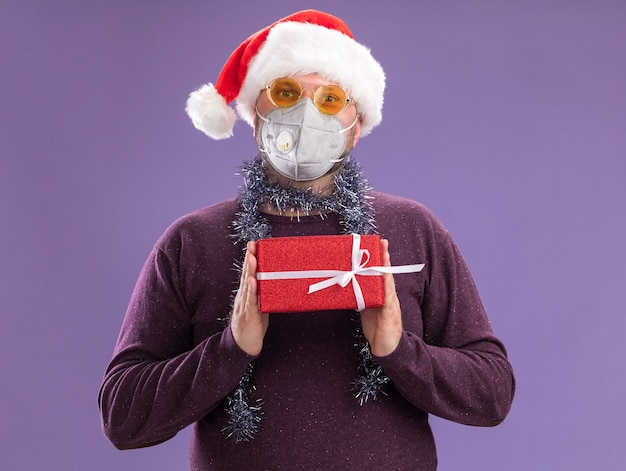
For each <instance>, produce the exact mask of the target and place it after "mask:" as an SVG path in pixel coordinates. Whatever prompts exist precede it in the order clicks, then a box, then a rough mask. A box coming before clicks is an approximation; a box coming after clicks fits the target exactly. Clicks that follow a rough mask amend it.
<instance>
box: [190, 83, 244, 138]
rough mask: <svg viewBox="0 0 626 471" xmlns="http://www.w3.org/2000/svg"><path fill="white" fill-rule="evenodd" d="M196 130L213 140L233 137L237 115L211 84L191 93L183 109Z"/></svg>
mask: <svg viewBox="0 0 626 471" xmlns="http://www.w3.org/2000/svg"><path fill="white" fill-rule="evenodd" d="M185 111H186V112H187V115H188V116H189V117H190V118H191V122H192V123H193V125H194V126H195V127H196V129H198V130H200V131H202V132H203V133H205V134H206V135H207V136H209V137H211V138H213V139H227V138H229V137H231V136H232V135H233V127H234V126H235V121H237V114H236V113H235V110H233V109H232V108H231V107H230V106H228V105H227V104H226V100H224V97H223V96H222V95H220V94H219V93H218V92H217V90H216V89H215V87H214V86H213V84H211V83H209V84H206V85H203V86H202V87H200V88H199V89H198V90H196V91H194V92H191V94H190V95H189V98H188V99H187V106H186V107H185Z"/></svg>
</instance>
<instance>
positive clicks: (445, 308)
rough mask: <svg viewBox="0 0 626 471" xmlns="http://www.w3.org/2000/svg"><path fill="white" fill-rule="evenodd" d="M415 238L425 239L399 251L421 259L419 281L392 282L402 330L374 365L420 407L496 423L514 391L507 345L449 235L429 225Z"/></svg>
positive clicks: (462, 420) (471, 420) (445, 415)
mask: <svg viewBox="0 0 626 471" xmlns="http://www.w3.org/2000/svg"><path fill="white" fill-rule="evenodd" d="M416 238H417V239H420V238H421V239H422V240H424V239H426V242H425V243H424V244H423V245H422V246H419V247H417V248H415V247H411V248H410V249H408V250H404V249H403V250H402V252H403V254H404V255H403V256H405V257H406V256H408V257H411V259H413V260H414V259H415V257H416V256H419V257H425V260H426V262H427V263H426V267H425V270H424V273H423V278H419V280H420V281H418V282H416V281H415V279H416V278H412V279H411V280H412V281H411V282H410V283H407V282H406V281H402V280H400V281H399V282H398V281H397V282H396V287H397V288H398V295H399V297H400V305H401V309H402V316H403V325H404V326H405V330H404V333H403V336H402V338H401V341H400V343H399V345H398V347H397V348H396V350H395V351H394V352H392V353H391V354H390V355H388V356H386V357H379V358H376V361H377V362H378V363H379V364H380V366H381V367H382V368H383V369H384V370H385V372H386V373H387V375H388V376H389V377H390V379H391V380H392V382H393V385H394V388H395V389H396V390H397V391H398V392H399V393H400V394H401V395H402V396H403V397H404V398H405V399H406V400H407V401H409V402H410V403H412V404H413V405H415V406H417V407H419V408H420V409H422V410H424V411H426V412H428V413H431V414H434V415H437V416H439V417H442V418H445V419H449V420H452V421H455V422H458V423H462V424H468V425H479V426H492V425H497V424H498V423H500V422H502V421H503V420H504V418H505V417H506V415H507V414H508V412H509V410H510V407H511V403H512V400H513V395H514V390H515V379H514V376H513V372H512V368H511V365H510V364H509V361H508V359H507V355H506V351H505V348H504V346H503V344H502V343H501V342H500V340H499V339H498V338H497V337H496V336H495V335H494V333H493V331H492V329H491V326H490V324H489V321H488V319H487V315H486V313H485V309H484V307H483V304H482V302H481V300H480V297H479V295H478V292H477V289H476V286H475V283H474V281H473V278H472V276H471V274H470V272H469V269H468V267H467V264H466V262H465V261H464V259H463V257H462V255H461V253H460V251H459V249H458V247H457V246H456V244H455V243H454V241H453V240H452V238H451V237H450V235H449V234H448V232H447V231H446V230H445V229H444V228H443V227H442V226H441V225H440V224H439V223H438V221H436V220H435V222H434V223H433V224H432V225H431V226H430V229H429V230H427V231H423V230H422V231H420V236H417V235H416ZM400 245H402V244H400ZM407 245H408V244H407ZM418 245H419V244H418ZM390 248H391V241H390ZM420 261H421V260H420ZM392 262H393V254H392ZM405 280H406V279H405ZM407 284H408V285H409V286H407ZM416 284H418V285H419V286H416ZM418 293H419V294H418Z"/></svg>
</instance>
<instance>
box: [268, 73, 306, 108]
mask: <svg viewBox="0 0 626 471" xmlns="http://www.w3.org/2000/svg"><path fill="white" fill-rule="evenodd" d="M268 91H269V96H270V100H272V103H274V104H275V105H276V106H280V107H281V108H287V107H289V106H293V105H295V104H296V103H297V101H298V100H299V99H300V95H302V88H300V84H299V83H298V82H296V81H295V80H292V79H290V78H280V79H276V80H274V81H273V82H272V83H271V84H270V86H269V88H268Z"/></svg>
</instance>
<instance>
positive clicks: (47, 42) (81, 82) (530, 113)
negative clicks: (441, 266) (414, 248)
mask: <svg viewBox="0 0 626 471" xmlns="http://www.w3.org/2000/svg"><path fill="white" fill-rule="evenodd" d="M249 3H250V4H246V3H245V2H239V1H232V2H219V3H218V2H210V1H206V0H205V1H199V0H198V1H190V0H186V1H176V2H174V1H164V0H161V1H147V0H146V1H137V0H136V1H100V2H86V1H80V0H73V1H71V0H65V1H57V2H48V1H45V0H39V1H35V0H8V1H7V0H1V1H0V100H1V101H0V158H1V161H0V165H1V166H0V221H1V222H0V362H1V363H0V372H1V373H0V378H1V386H0V469H3V470H44V469H45V470H48V469H60V470H61V469H62V470H81V471H82V470H90V471H99V470H111V469H115V470H118V471H122V470H135V469H151V470H172V469H185V467H186V448H187V440H188V434H189V431H184V432H182V433H181V434H180V436H178V437H176V438H174V439H173V440H172V441H170V442H168V443H165V444H162V445H160V446H158V447H154V448H151V449H145V450H138V451H126V452H119V451H116V450H115V449H114V448H113V447H112V446H111V445H110V444H109V443H108V442H107V441H105V439H104V437H103V436H102V434H101V431H100V425H99V417H98V412H97V406H96V394H97V391H98V387H99V383H100V380H101V375H102V373H103V370H104V368H105V366H106V364H107V362H108V360H109V358H110V355H111V352H112V348H113V344H114V341H115V338H116V336H117V332H118V329H119V327H120V323H121V321H122V317H123V314H124V311H125V308H126V303H127V302H128V298H129V296H130V292H131V290H132V288H133V285H134V282H135V280H136V277H137V274H138V271H139V269H140V266H141V264H142V263H143V261H144V259H145V257H146V256H147V254H148V251H149V249H150V247H151V245H152V243H153V242H154V241H155V240H156V238H157V237H158V236H159V235H160V234H161V233H162V231H163V230H164V229H165V228H166V227H167V225H168V224H169V223H170V222H172V221H173V220H174V219H175V218H176V217H178V216H180V215H182V214H184V213H186V212H188V211H191V210H193V209H196V208H199V207H202V206H205V205H208V204H212V203H215V202H218V201H220V200H222V199H225V198H227V197H229V196H231V195H233V194H234V192H235V191H236V190H237V188H238V186H239V180H238V179H237V178H236V177H235V176H234V171H235V167H236V166H237V165H238V164H239V163H240V162H241V161H242V160H243V159H246V158H249V157H251V156H252V155H253V154H254V153H255V148H254V144H253V141H252V139H251V131H250V129H249V128H248V127H247V126H246V125H244V124H239V125H238V126H237V128H236V135H235V137H234V138H232V139H230V140H228V141H224V142H212V141H211V140H209V139H207V138H205V137H204V136H203V135H202V134H201V133H199V132H198V131H196V130H195V129H193V127H192V126H191V124H190V122H189V121H188V119H187V117H186V115H185V114H184V112H183V107H184V102H185V99H186V96H187V94H188V92H190V91H191V90H192V89H194V88H195V87H197V86H199V85H200V84H201V83H204V82H206V81H214V80H215V79H216V78H217V74H218V72H219V70H220V69H221V66H222V64H223V62H224V61H225V59H226V57H227V56H228V54H229V53H230V52H231V51H232V50H233V49H234V48H235V47H236V46H237V45H238V44H239V42H240V41H241V40H243V39H244V38H245V37H246V36H247V35H248V34H250V33H252V32H254V31H256V30H257V29H259V28H261V27H264V26H266V25H267V24H269V23H270V22H272V21H274V20H275V19H277V18H278V17H281V16H284V15H286V14H288V13H291V12H293V11H295V10H298V9H301V8H306V7H316V8H320V9H326V10H328V11H330V12H332V13H335V14H338V15H339V16H341V17H343V18H345V19H346V21H348V23H349V24H350V26H351V28H352V30H353V32H354V33H355V35H356V36H357V39H359V40H360V41H361V42H363V43H365V44H367V45H368V46H369V47H370V48H371V49H372V51H373V53H374V55H375V56H376V57H377V58H378V59H379V60H380V61H381V63H382V64H383V66H384V68H385V69H386V72H387V75H388V93H387V96H386V106H385V110H384V114H385V119H384V121H383V124H382V125H381V126H380V128H379V129H378V130H377V131H376V132H374V133H373V134H372V135H371V136H369V137H367V138H365V139H363V140H362V141H361V142H360V144H359V146H358V147H357V149H356V151H355V157H356V158H357V159H358V160H359V161H360V162H361V163H362V165H363V167H365V170H366V172H367V175H368V176H369V178H370V181H371V182H372V184H373V186H374V187H375V188H377V189H379V190H382V191H387V192H391V193H396V194H400V195H403V196H407V197H410V198H413V199H417V200H420V201H422V202H424V203H426V204H427V205H428V206H430V207H431V209H433V210H434V211H435V212H436V214H438V215H439V217H440V219H441V220H442V221H443V222H444V224H446V226H447V227H448V228H449V229H450V230H451V232H452V233H453V235H454V236H455V238H456V240H457V242H458V244H459V245H460V247H461V249H462V250H463V252H464V254H465V256H466V258H467V260H468V262H469V263H470V266H471V267H472V270H473V273H474V275H475V278H476V281H477V284H478V286H479V288H480V290H481V293H482V295H483V299H484V302H485V304H486V306H487V308H488V310H489V312H490V317H491V319H492V323H493V325H494V328H495V330H496V332H497V333H498V334H499V336H500V337H501V338H502V339H503V340H504V341H505V343H506V344H507V347H508V349H509V353H510V357H511V361H512V362H513V364H514V366H515V369H516V374H517V379H518V392H517V398H516V401H515V403H514V407H513V410H512V412H511V414H510V416H509V418H508V419H507V420H506V422H505V423H504V424H503V425H502V426H500V427H498V428H495V429H480V428H470V427H464V426H460V425H456V424H452V423H447V422H444V421H442V420H438V419H433V427H434V429H435V433H436V435H437V437H438V444H439V451H440V461H441V466H440V469H441V470H442V471H451V470H459V469H463V470H474V469H476V470H477V469H480V470H508V471H512V470H520V471H522V470H523V471H527V470H531V469H532V470H556V469H568V470H573V471H574V470H589V469H598V470H601V469H602V470H609V469H610V470H614V469H622V468H623V465H624V462H625V461H626V452H624V447H623V444H624V437H625V436H626V425H625V424H626V406H625V405H624V403H625V400H626V377H625V369H626V368H625V363H626V362H625V360H626V347H624V344H623V339H624V333H625V332H626V316H625V314H626V302H625V295H624V291H625V288H626V285H625V281H626V275H625V267H626V250H625V243H624V234H625V233H626V214H625V211H624V203H625V202H626V190H625V187H626V185H624V176H625V175H626V164H625V155H626V88H625V84H626V55H625V51H626V3H625V2H622V1H619V0H617V1H609V0H571V1H565V0H563V1H556V0H544V1H522V0H520V1H495V0H494V1H487V0H467V1H462V0H458V1H415V2H409V1H406V0H405V1H393V0H388V1H386V2H374V1H366V0H359V1H345V2H341V3H340V2H334V1H330V0H328V1H309V2H302V1H286V0H282V1H279V0H265V1H263V2H254V4H253V5H252V3H253V2H249Z"/></svg>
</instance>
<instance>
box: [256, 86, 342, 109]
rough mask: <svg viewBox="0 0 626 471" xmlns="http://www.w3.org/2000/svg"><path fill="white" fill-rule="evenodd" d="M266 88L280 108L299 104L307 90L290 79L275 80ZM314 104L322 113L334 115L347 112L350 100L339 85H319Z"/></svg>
mask: <svg viewBox="0 0 626 471" xmlns="http://www.w3.org/2000/svg"><path fill="white" fill-rule="evenodd" d="M265 88H266V91H267V97H268V98H269V100H270V101H271V102H272V103H273V104H274V105H276V106H279V107H280V108H289V107H290V106H293V105H295V104H296V103H298V101H299V100H300V98H301V97H302V94H303V93H304V90H305V87H304V86H303V85H302V84H301V83H300V82H298V81H296V80H294V79H292V78H288V77H284V78H279V79H276V80H273V81H272V82H271V83H270V84H269V85H268V86H267V87H265ZM309 90H310V88H309ZM313 103H314V104H315V106H316V107H317V109H319V110H320V111H321V112H322V113H325V114H331V115H332V114H338V113H341V112H342V111H343V110H345V109H346V107H347V106H348V104H349V103H350V98H348V95H347V94H346V92H345V90H344V89H343V88H341V87H339V86H337V85H317V86H316V87H315V88H314V89H313Z"/></svg>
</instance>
